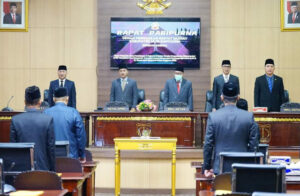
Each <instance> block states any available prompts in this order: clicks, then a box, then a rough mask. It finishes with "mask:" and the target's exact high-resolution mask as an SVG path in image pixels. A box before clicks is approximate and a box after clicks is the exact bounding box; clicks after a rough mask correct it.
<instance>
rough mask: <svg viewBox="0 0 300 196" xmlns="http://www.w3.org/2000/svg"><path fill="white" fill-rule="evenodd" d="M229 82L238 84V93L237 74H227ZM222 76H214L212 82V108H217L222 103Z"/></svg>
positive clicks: (238, 84)
mask: <svg viewBox="0 0 300 196" xmlns="http://www.w3.org/2000/svg"><path fill="white" fill-rule="evenodd" d="M229 82H232V83H235V84H237V86H238V93H239V94H240V82H239V78H238V77H237V76H234V75H231V74H230V76H229ZM224 83H225V81H224V77H223V74H221V75H219V76H217V77H215V78H214V83H213V108H216V109H219V108H220V105H221V104H222V101H221V95H222V90H223V86H224Z"/></svg>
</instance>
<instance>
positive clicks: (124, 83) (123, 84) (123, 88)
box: [121, 79, 126, 91]
mask: <svg viewBox="0 0 300 196" xmlns="http://www.w3.org/2000/svg"><path fill="white" fill-rule="evenodd" d="M125 86H126V81H125V80H124V79H122V84H121V87H122V91H124V90H125Z"/></svg>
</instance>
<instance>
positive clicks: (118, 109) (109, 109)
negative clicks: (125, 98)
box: [104, 107, 129, 112]
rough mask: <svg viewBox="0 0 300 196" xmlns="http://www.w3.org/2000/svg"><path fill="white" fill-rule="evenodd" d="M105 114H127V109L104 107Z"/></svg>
mask: <svg viewBox="0 0 300 196" xmlns="http://www.w3.org/2000/svg"><path fill="white" fill-rule="evenodd" d="M104 111H105V112H129V108H128V107H106V108H105V109H104Z"/></svg>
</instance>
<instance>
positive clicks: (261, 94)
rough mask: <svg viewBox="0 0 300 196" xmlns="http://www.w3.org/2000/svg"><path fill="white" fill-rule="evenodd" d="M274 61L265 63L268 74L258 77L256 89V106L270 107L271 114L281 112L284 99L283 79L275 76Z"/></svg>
mask: <svg viewBox="0 0 300 196" xmlns="http://www.w3.org/2000/svg"><path fill="white" fill-rule="evenodd" d="M274 70H275V65H274V61H273V59H267V60H266V62H265V72H266V74H264V75H262V76H260V77H257V78H256V80H255V87H254V106H255V107H268V111H269V112H279V111H280V106H281V104H282V103H283V99H284V87H283V81H282V78H281V77H279V76H277V75H275V74H274Z"/></svg>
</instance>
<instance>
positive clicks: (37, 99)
mask: <svg viewBox="0 0 300 196" xmlns="http://www.w3.org/2000/svg"><path fill="white" fill-rule="evenodd" d="M25 105H26V112H24V113H21V114H18V115H15V116H13V118H12V121H11V125H10V142H32V143H34V144H35V145H34V160H35V169H36V170H50V171H55V138H54V130H53V119H52V117H50V116H48V115H46V114H43V113H41V111H40V110H39V109H40V105H41V93H40V89H39V88H38V87H37V86H30V87H28V88H26V90H25Z"/></svg>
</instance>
